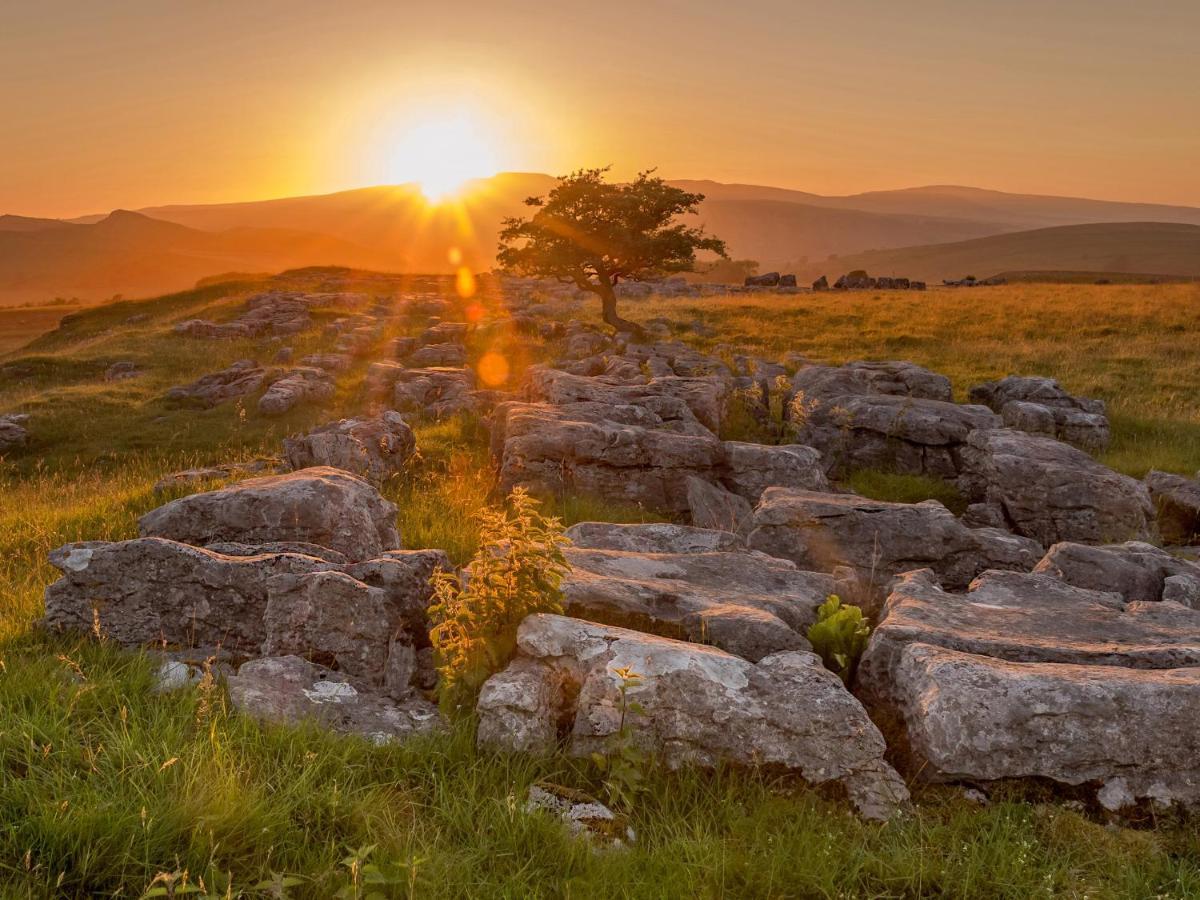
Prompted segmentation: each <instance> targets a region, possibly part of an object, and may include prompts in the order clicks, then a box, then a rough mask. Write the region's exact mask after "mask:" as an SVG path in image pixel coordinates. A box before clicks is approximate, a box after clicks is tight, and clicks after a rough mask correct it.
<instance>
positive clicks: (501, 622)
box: [429, 488, 570, 712]
mask: <svg viewBox="0 0 1200 900" xmlns="http://www.w3.org/2000/svg"><path fill="white" fill-rule="evenodd" d="M479 523H480V534H481V535H483V537H484V543H483V545H482V546H481V547H480V548H479V550H478V551H477V552H476V553H475V556H474V558H473V559H472V560H471V563H470V565H469V567H468V572H469V575H468V576H467V577H466V579H465V583H464V582H463V581H460V579H459V578H458V577H456V576H455V575H454V574H453V573H450V572H437V573H435V575H434V598H433V599H434V602H433V604H432V605H431V606H430V607H429V619H430V623H431V628H430V631H429V638H430V641H431V643H432V644H433V649H434V653H435V656H436V660H437V667H438V673H439V675H440V676H441V678H440V682H439V687H438V694H439V700H440V702H441V705H442V708H443V709H444V710H445V711H447V712H453V711H456V710H469V709H471V708H473V707H474V701H475V697H476V696H477V695H478V693H479V689H480V688H481V687H482V686H483V683H484V682H485V681H486V680H487V679H488V678H489V677H491V676H492V675H493V674H495V673H496V672H498V671H500V670H501V669H502V668H504V666H505V665H507V664H508V662H509V660H510V659H512V656H513V654H514V653H515V652H516V646H517V627H518V626H519V625H520V624H521V622H522V621H523V620H524V618H525V617H526V616H528V615H531V614H533V613H561V612H562V609H563V597H562V588H561V584H562V579H563V575H564V574H566V570H567V562H566V558H565V557H564V556H563V548H564V547H565V546H566V545H567V544H568V543H570V542H569V540H568V539H567V538H566V537H565V536H564V535H563V528H562V522H561V521H560V520H559V519H557V518H554V517H547V516H543V515H542V514H541V512H540V511H539V509H538V501H537V500H535V499H533V498H532V497H530V496H529V494H528V493H527V492H526V491H525V490H523V489H522V488H517V489H516V490H514V491H513V492H512V494H511V495H510V496H509V498H508V505H507V507H495V508H490V509H484V510H483V511H481V512H480V513H479Z"/></svg>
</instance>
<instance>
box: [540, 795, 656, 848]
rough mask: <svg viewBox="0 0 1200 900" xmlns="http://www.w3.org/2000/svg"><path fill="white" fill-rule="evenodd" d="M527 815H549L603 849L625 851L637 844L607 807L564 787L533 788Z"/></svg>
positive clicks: (624, 824)
mask: <svg viewBox="0 0 1200 900" xmlns="http://www.w3.org/2000/svg"><path fill="white" fill-rule="evenodd" d="M525 811H526V812H545V813H549V814H550V815H552V816H554V817H555V818H557V819H559V820H560V821H561V822H562V823H563V825H564V826H566V829H567V832H568V833H570V834H572V835H574V836H575V837H581V838H585V839H587V840H589V841H594V842H595V843H596V844H597V845H599V846H602V847H623V846H624V845H626V844H632V843H633V842H634V841H635V840H636V835H635V834H634V831H633V828H631V827H630V826H629V824H628V823H627V822H626V821H625V819H624V818H623V817H619V816H618V815H617V814H616V813H614V812H613V811H612V810H611V809H609V808H608V807H607V806H605V805H604V804H603V803H600V802H599V801H597V800H594V799H592V798H590V797H584V796H582V795H580V794H578V793H577V792H574V791H569V790H568V789H566V788H564V787H562V786H560V785H552V784H546V785H540V784H535V785H532V786H531V787H530V788H529V797H528V799H527V800H526V801H525Z"/></svg>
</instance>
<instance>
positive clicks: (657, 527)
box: [566, 522, 746, 553]
mask: <svg viewBox="0 0 1200 900" xmlns="http://www.w3.org/2000/svg"><path fill="white" fill-rule="evenodd" d="M566 535H567V537H568V538H570V539H571V543H572V545H573V546H575V547H577V548H589V549H592V550H624V551H627V552H630V553H710V552H720V551H726V550H740V549H745V546H746V545H745V542H744V541H743V540H742V539H741V538H739V537H737V536H736V535H734V534H731V533H728V532H722V531H713V530H710V529H706V528H695V527H692V526H690V525H676V524H674V523H671V522H649V523H646V524H641V525H626V524H618V523H614V522H579V523H578V524H576V525H572V526H571V527H570V528H568V529H567V531H566Z"/></svg>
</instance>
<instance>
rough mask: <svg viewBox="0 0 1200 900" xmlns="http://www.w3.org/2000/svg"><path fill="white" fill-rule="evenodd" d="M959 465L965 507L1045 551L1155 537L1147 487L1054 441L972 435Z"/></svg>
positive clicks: (1005, 431) (1002, 431)
mask: <svg viewBox="0 0 1200 900" xmlns="http://www.w3.org/2000/svg"><path fill="white" fill-rule="evenodd" d="M960 459H961V471H960V477H959V481H958V484H959V487H960V488H961V489H962V491H963V493H964V494H965V495H966V496H967V497H968V499H969V500H971V501H972V502H973V503H977V504H980V505H981V506H982V507H983V508H984V509H985V510H988V511H990V513H991V514H992V516H993V517H994V518H995V519H997V520H999V521H1002V522H1003V523H1004V524H1005V525H1006V526H1007V527H1009V528H1010V529H1011V530H1012V531H1014V532H1016V533H1017V534H1022V535H1025V536H1026V537H1031V538H1033V539H1034V540H1037V541H1039V542H1041V543H1042V544H1044V545H1046V546H1049V545H1050V544H1055V543H1058V542H1059V541H1076V542H1079V543H1086V544H1100V543H1115V542H1119V541H1126V540H1138V541H1145V540H1150V539H1151V538H1152V537H1153V536H1154V533H1155V527H1154V507H1153V504H1152V503H1151V501H1150V494H1149V492H1148V491H1147V490H1146V487H1145V485H1143V484H1142V483H1141V482H1139V481H1136V480H1134V479H1132V478H1129V477H1128V476H1126V475H1121V474H1119V473H1117V472H1114V471H1113V470H1112V469H1109V468H1107V467H1105V466H1102V465H1101V464H1100V463H1098V462H1096V461H1095V460H1094V459H1092V458H1091V457H1090V456H1088V455H1087V454H1086V453H1084V452H1083V451H1082V450H1079V449H1076V448H1075V447H1071V446H1069V445H1068V444H1064V443H1062V442H1061V441H1057V440H1055V439H1054V438H1051V437H1047V436H1045V435H1039V434H1028V433H1027V432H1024V431H1017V430H1015V429H1011V428H997V429H988V430H979V431H974V432H972V433H971V434H970V436H969V437H968V438H967V441H966V443H965V444H964V445H963V448H962V450H961V454H960Z"/></svg>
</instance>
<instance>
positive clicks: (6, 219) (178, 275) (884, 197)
mask: <svg viewBox="0 0 1200 900" xmlns="http://www.w3.org/2000/svg"><path fill="white" fill-rule="evenodd" d="M673 183H674V184H677V185H679V186H680V187H684V188H686V189H688V190H693V191H698V192H700V193H703V194H704V195H705V196H706V200H705V201H704V203H703V204H702V206H701V210H700V215H699V216H698V217H697V219H698V221H699V222H700V223H702V224H704V225H705V226H706V227H707V228H708V230H709V231H710V232H712V233H713V234H716V235H718V236H720V237H722V238H724V239H725V241H726V243H727V244H728V246H729V250H730V253H731V255H732V256H734V257H735V258H749V259H755V260H758V261H759V262H760V263H761V265H762V267H763V268H764V270H766V269H772V268H787V269H788V270H794V271H797V272H799V273H800V274H806V275H808V274H813V275H816V274H830V275H833V274H836V273H837V272H839V271H846V270H847V269H850V268H867V269H868V270H870V271H879V272H881V273H885V272H886V271H895V272H897V273H898V274H906V275H909V276H911V277H917V278H921V277H923V278H926V279H927V280H929V279H934V280H936V279H938V278H942V277H960V276H961V275H963V274H966V273H968V272H969V273H971V274H976V275H979V276H980V277H982V276H984V275H989V274H995V273H997V272H1000V271H1006V270H1029V269H1045V268H1052V269H1059V270H1061V269H1069V270H1072V271H1077V270H1083V271H1097V272H1117V271H1122V272H1141V273H1162V274H1185V275H1191V274H1200V262H1197V257H1196V256H1195V255H1194V254H1189V249H1190V244H1189V243H1188V241H1189V240H1190V239H1189V238H1188V237H1186V234H1187V233H1186V232H1182V233H1181V232H1178V231H1172V230H1170V229H1154V228H1149V227H1148V226H1146V225H1143V226H1139V227H1137V228H1133V229H1132V230H1130V229H1129V228H1126V229H1125V230H1120V229H1118V230H1105V229H1103V228H1102V229H1100V230H1090V231H1089V230H1081V231H1076V232H1064V233H1061V234H1059V233H1052V229H1051V230H1050V231H1047V226H1054V227H1059V226H1081V225H1089V224H1091V225H1094V224H1101V225H1106V226H1109V225H1114V223H1129V222H1134V221H1139V222H1143V223H1149V222H1158V223H1176V224H1178V225H1180V226H1181V227H1187V226H1194V227H1200V209H1193V208H1189V207H1172V206H1156V205H1151V204H1129V203H1113V202H1108V201H1098V200H1085V199H1076V198H1064V197H1042V196H1035V195H1024V194H1005V193H1002V192H999V191H985V190H980V189H976V188H962V187H922V188H912V189H908V190H899V191H878V192H872V193H866V194H858V195H854V196H849V197H825V196H821V195H818V194H812V193H807V192H804V191H793V190H788V189H784V188H775V187H768V186H761V185H741V184H720V183H718V182H712V181H676V182H673ZM553 185H554V179H553V178H551V177H550V176H548V175H540V174H532V173H505V174H500V175H496V176H493V177H491V178H486V179H479V180H477V181H474V182H471V183H470V184H468V185H467V186H466V187H465V189H464V190H463V191H462V192H461V195H460V199H458V200H456V201H454V202H451V203H447V204H443V205H430V204H429V203H427V202H426V201H425V200H424V199H423V198H422V196H421V194H420V192H419V191H418V190H417V188H416V187H415V186H414V185H399V186H379V187H369V188H361V189H358V190H351V191H341V192H338V193H334V194H324V195H317V196H307V197H287V198H282V199H277V200H263V201H251V202H245V203H223V204H201V205H187V206H158V207H149V208H145V209H142V210H139V211H138V213H136V214H134V213H127V212H121V211H118V212H117V213H114V214H111V215H108V216H103V215H100V216H84V217H81V218H79V219H76V220H74V221H73V222H63V221H60V220H56V219H34V218H28V217H23V216H15V215H6V216H0V304H3V303H13V302H22V301H26V300H48V299H51V298H53V297H54V296H78V297H81V298H83V299H92V300H94V299H99V298H103V297H108V296H111V295H112V294H114V293H121V294H126V295H145V294H151V293H157V292H162V291H169V290H178V289H182V288H186V287H190V286H191V285H192V284H193V283H195V281H196V280H197V279H199V278H202V277H205V276H209V275H214V274H217V273H220V272H227V271H233V270H241V271H278V270H280V269H284V268H290V267H295V266H304V265H321V264H341V265H350V266H359V267H367V268H374V269H382V270H392V271H398V270H407V271H414V272H416V271H419V272H448V271H451V270H452V269H453V267H454V265H455V264H456V263H453V262H451V256H452V252H453V258H454V259H455V260H461V263H462V264H465V265H467V266H469V267H471V268H472V269H475V270H477V271H480V270H486V269H490V268H491V267H492V265H493V264H494V260H495V250H496V235H497V232H498V230H499V226H500V221H501V220H502V219H503V218H504V217H506V216H512V215H521V214H524V213H525V212H527V208H526V207H525V206H524V205H523V201H524V199H525V198H526V197H529V196H531V195H544V194H545V193H546V192H547V191H548V190H549V189H550V188H551V187H552V186H553ZM1114 227H1115V226H1114ZM1018 232H1023V233H1025V236H1024V237H1020V236H1018V235H1017V233H1018ZM1181 234H1183V235H1184V236H1182V237H1181V236H1180V235H1181ZM1004 236H1007V237H1011V238H1012V240H998V241H997V242H996V243H990V244H989V243H983V244H979V243H978V242H979V241H987V240H989V239H992V238H997V239H999V238H1000V237H1004ZM1125 241H1128V242H1129V243H1128V244H1126V243H1123V242H1125ZM1181 242H1182V243H1181ZM947 248H952V249H947ZM833 256H837V257H838V259H836V260H833V259H830V257H833Z"/></svg>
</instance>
